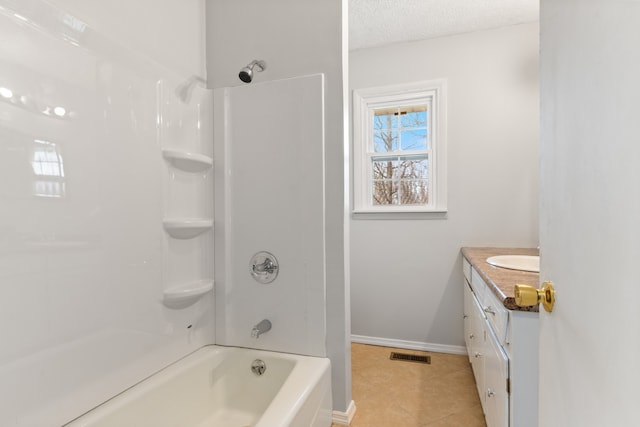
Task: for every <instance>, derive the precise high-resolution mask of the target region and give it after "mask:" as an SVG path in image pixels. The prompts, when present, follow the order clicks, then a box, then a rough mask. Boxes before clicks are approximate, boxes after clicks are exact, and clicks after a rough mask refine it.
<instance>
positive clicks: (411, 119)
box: [400, 105, 427, 128]
mask: <svg viewBox="0 0 640 427" xmlns="http://www.w3.org/2000/svg"><path fill="white" fill-rule="evenodd" d="M400 114H401V116H400V117H401V125H402V127H403V128H424V127H426V126H427V106H426V105H420V106H416V107H409V108H403V109H402V112H401V113H400Z"/></svg>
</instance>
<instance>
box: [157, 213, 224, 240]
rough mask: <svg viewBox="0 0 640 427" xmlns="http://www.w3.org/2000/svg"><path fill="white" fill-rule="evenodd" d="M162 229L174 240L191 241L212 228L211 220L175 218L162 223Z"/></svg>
mask: <svg viewBox="0 0 640 427" xmlns="http://www.w3.org/2000/svg"><path fill="white" fill-rule="evenodd" d="M162 224H163V226H164V229H165V230H166V231H167V233H169V235H170V236H171V237H173V238H175V239H193V238H194V237H196V236H199V235H200V234H202V233H204V232H205V231H207V230H210V229H211V228H212V227H213V219H208V218H175V219H165V220H164V221H162Z"/></svg>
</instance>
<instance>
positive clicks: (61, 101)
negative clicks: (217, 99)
mask: <svg viewBox="0 0 640 427" xmlns="http://www.w3.org/2000/svg"><path fill="white" fill-rule="evenodd" d="M120 3H122V2H119V4H120ZM183 3H184V2H183V1H180V0H175V1H174V0H169V1H164V2H162V4H156V3H155V2H154V3H153V7H151V2H146V5H145V6H146V7H144V8H140V9H138V8H135V7H133V6H130V5H131V3H129V2H128V3H127V4H126V5H125V4H124V3H122V4H120V6H121V7H120V8H118V9H117V10H116V9H109V8H108V7H107V6H106V3H105V2H101V1H83V2H78V1H71V0H69V1H63V0H60V1H57V2H53V3H52V2H45V1H41V0H24V1H20V2H14V1H5V0H1V1H0V6H2V8H1V9H0V39H1V40H2V41H3V42H2V43H0V58H2V59H1V60H0V61H1V69H2V72H1V73H0V87H4V88H7V89H10V90H11V91H12V92H13V96H9V95H8V94H7V92H6V91H4V92H3V93H4V95H5V96H2V98H0V292H1V293H2V295H3V297H2V298H1V299H0V340H1V341H2V345H1V346H0V425H3V426H45V425H61V424H63V423H65V422H67V421H69V420H71V419H72V418H74V417H76V416H78V415H80V414H81V413H82V412H84V411H87V410H89V409H91V408H92V407H93V406H95V405H97V404H99V403H101V402H103V401H104V400H106V399H107V398H109V397H111V396H113V395H115V394H116V393H118V392H120V391H122V390H124V389H125V388H127V387H129V386H131V385H133V384H135V383H136V382H137V381H139V380H141V379H143V378H144V377H146V376H148V375H150V374H152V373H153V372H155V371H157V370H158V369H160V368H162V367H164V366H166V365H167V364H169V363H170V362H172V361H174V360H176V359H177V358H179V357H181V356H183V355H185V354H187V353H189V352H191V351H192V350H195V349H197V348H198V347H200V346H202V345H203V344H206V343H208V342H211V341H212V339H213V334H214V325H213V316H212V312H213V310H212V309H211V307H212V305H213V300H212V298H211V297H210V296H208V297H206V298H205V299H204V300H201V301H200V302H198V303H196V304H194V305H192V306H190V307H188V308H184V309H181V310H177V309H169V308H167V307H164V306H163V305H162V304H161V299H162V294H163V290H165V289H167V288H169V287H171V286H174V285H176V284H180V283H181V282H182V281H185V280H187V281H188V280H193V279H198V278H201V277H203V276H209V277H211V276H212V274H213V272H212V271H211V270H210V269H211V263H206V262H205V261H206V259H207V258H211V249H212V237H211V233H210V232H209V234H208V237H207V236H206V235H205V236H203V237H202V238H199V240H192V241H189V243H187V241H184V242H182V243H179V244H177V245H176V244H175V242H173V241H172V239H170V238H169V237H168V235H167V234H166V233H165V231H164V230H163V226H162V220H163V218H164V217H165V216H166V215H167V214H168V213H169V214H173V213H176V212H178V211H181V210H182V209H184V208H183V207H180V208H177V206H176V204H182V203H181V202H180V201H176V200H175V199H174V198H173V197H174V196H175V194H172V191H173V190H176V189H177V188H179V187H180V186H181V185H182V184H184V183H185V182H189V181H193V180H194V176H189V177H186V176H185V173H183V172H179V171H175V170H172V169H171V167H170V166H169V164H168V163H167V162H166V161H164V160H163V158H162V154H161V148H163V147H172V148H182V149H188V150H199V151H202V152H204V153H206V154H208V155H212V148H213V147H212V144H211V141H210V138H209V139H208V140H209V145H208V146H207V144H206V142H204V143H203V140H207V136H206V132H204V131H203V129H200V130H198V129H196V127H197V123H198V122H199V121H200V119H201V118H202V117H201V116H199V114H201V113H202V111H204V110H202V111H200V107H199V106H198V104H202V105H201V107H203V108H205V107H204V103H206V102H207V95H206V91H203V90H199V91H198V90H196V92H194V96H193V98H192V101H191V103H190V104H189V105H185V104H182V103H181V102H180V101H179V100H178V99H177V97H176V95H175V93H174V89H175V88H176V86H177V85H178V83H180V81H182V80H184V79H185V78H186V77H188V76H189V75H191V74H199V75H202V74H203V73H204V70H203V66H202V65H203V64H202V60H200V61H199V60H198V59H197V58H201V56H202V51H201V50H199V47H198V46H200V47H201V46H202V40H203V39H204V34H203V31H202V28H203V27H202V22H203V16H202V13H201V12H202V8H203V3H202V2H201V1H194V2H190V3H189V7H184V6H183ZM107 9H109V10H107ZM176 10H180V11H181V13H179V14H176V13H175V12H176ZM125 15H126V16H127V19H122V18H123V16H125ZM159 22H164V23H167V22H171V26H172V29H173V31H172V32H171V33H169V32H167V31H166V26H165V25H156V23H159ZM141 23H151V24H149V25H146V24H145V25H141ZM148 40H153V42H154V48H153V49H151V48H150V44H149V42H148ZM159 46H180V49H181V53H180V54H179V56H177V57H176V58H179V59H180V60H184V62H183V63H181V64H180V66H174V65H175V63H174V62H172V61H171V60H168V59H169V58H174V57H173V53H172V52H167V51H164V50H162V49H161V48H159ZM53 107H64V108H65V115H64V117H57V116H55V115H53V114H51V113H50V111H51V108H53ZM47 108H49V110H47ZM43 111H49V114H45V113H43ZM209 136H210V132H209ZM200 138H202V139H200ZM43 153H49V154H48V155H46V156H47V157H46V159H47V160H46V161H45V160H42V159H43V156H45V154H43ZM39 159H40V160H39ZM42 162H45V163H46V162H50V163H48V165H46V164H44V163H42ZM53 165H55V167H56V168H57V169H55V170H56V171H61V170H60V167H61V165H62V167H63V168H64V174H62V173H59V174H58V175H59V176H53V175H54V174H53V173H52V171H53V169H52V168H53ZM47 171H48V172H47ZM210 175H211V174H209V173H207V172H204V173H202V174H200V176H199V178H200V179H199V180H198V179H197V178H196V181H199V182H201V183H202V184H197V185H199V187H198V188H199V189H200V190H202V192H203V193H204V194H205V196H206V194H207V193H209V194H210V193H211V191H212V179H211V178H210ZM63 186H64V187H63ZM207 186H208V187H209V189H208V190H207ZM188 191H189V192H190V193H189V194H191V195H192V196H193V198H196V197H197V196H198V191H195V190H193V189H190V190H188ZM211 202H212V200H211V199H209V201H208V205H207V202H206V198H205V202H200V201H197V200H191V201H190V203H191V204H190V206H191V207H193V211H192V212H189V213H190V214H192V215H207V212H208V213H209V214H212V206H211ZM173 208H176V209H175V210H173ZM182 212H183V214H186V213H185V211H184V210H182ZM209 240H210V242H209ZM191 255H193V256H191ZM190 325H191V327H189V326H190Z"/></svg>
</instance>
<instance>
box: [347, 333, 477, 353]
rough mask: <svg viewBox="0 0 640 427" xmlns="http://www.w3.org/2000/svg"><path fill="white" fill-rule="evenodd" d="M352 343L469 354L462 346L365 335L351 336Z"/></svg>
mask: <svg viewBox="0 0 640 427" xmlns="http://www.w3.org/2000/svg"><path fill="white" fill-rule="evenodd" d="M351 342H356V343H360V344H371V345H379V346H382V347H395V348H406V349H408V350H422V351H432V352H435V353H448V354H467V348H466V347H464V346H460V345H445V344H434V343H428V342H419V341H405V340H394V339H390V338H378V337H367V336H365V335H351Z"/></svg>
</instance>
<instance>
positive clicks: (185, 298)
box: [162, 280, 213, 308]
mask: <svg viewBox="0 0 640 427" xmlns="http://www.w3.org/2000/svg"><path fill="white" fill-rule="evenodd" d="M211 290H213V280H199V281H196V282H190V283H185V284H182V285H178V286H174V287H172V288H170V289H167V290H166V291H164V292H163V293H162V303H163V304H164V305H165V306H166V307H168V308H186V307H189V306H190V305H193V304H195V303H196V302H197V301H198V300H199V299H200V298H202V297H203V296H204V295H206V294H207V293H209V292H211Z"/></svg>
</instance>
